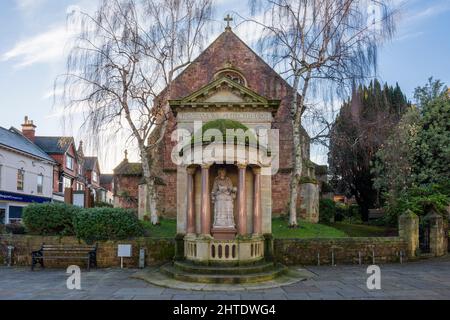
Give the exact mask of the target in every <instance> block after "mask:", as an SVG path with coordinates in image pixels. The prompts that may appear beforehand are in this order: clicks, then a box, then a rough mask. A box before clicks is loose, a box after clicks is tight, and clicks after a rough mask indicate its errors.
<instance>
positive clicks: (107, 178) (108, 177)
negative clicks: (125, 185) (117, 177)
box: [100, 174, 114, 185]
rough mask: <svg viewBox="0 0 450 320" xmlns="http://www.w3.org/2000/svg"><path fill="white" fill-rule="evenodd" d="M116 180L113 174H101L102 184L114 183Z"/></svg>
mask: <svg viewBox="0 0 450 320" xmlns="http://www.w3.org/2000/svg"><path fill="white" fill-rule="evenodd" d="M113 180H114V175H113V174H102V175H100V185H107V184H110V183H112V182H113Z"/></svg>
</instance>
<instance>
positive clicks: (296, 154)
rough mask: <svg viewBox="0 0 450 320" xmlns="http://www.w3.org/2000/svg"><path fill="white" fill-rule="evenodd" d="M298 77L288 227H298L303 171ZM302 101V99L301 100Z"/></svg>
mask: <svg viewBox="0 0 450 320" xmlns="http://www.w3.org/2000/svg"><path fill="white" fill-rule="evenodd" d="M299 81H300V79H299V77H296V79H295V80H294V92H293V94H294V97H293V99H292V106H291V112H292V126H293V159H292V161H293V172H292V177H291V184H290V189H291V190H290V199H289V227H291V228H296V227H298V222H297V202H298V192H299V186H300V180H301V177H302V170H303V162H302V159H303V156H302V139H301V122H302V121H301V119H302V112H301V111H302V110H301V108H299V106H298V93H297V88H298V85H299ZM302 100H303V99H302ZM301 104H302V103H301Z"/></svg>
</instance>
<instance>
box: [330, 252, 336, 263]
mask: <svg viewBox="0 0 450 320" xmlns="http://www.w3.org/2000/svg"><path fill="white" fill-rule="evenodd" d="M331 265H332V266H333V267H335V266H336V265H335V263H334V249H332V250H331Z"/></svg>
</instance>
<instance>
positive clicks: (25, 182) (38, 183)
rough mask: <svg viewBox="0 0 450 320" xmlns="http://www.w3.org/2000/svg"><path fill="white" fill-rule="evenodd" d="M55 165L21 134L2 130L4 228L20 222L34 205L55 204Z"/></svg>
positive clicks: (0, 197)
mask: <svg viewBox="0 0 450 320" xmlns="http://www.w3.org/2000/svg"><path fill="white" fill-rule="evenodd" d="M54 165H56V163H55V161H54V160H53V159H52V158H51V157H50V156H49V155H47V154H46V153H45V152H44V151H42V150H41V149H40V148H39V147H38V146H36V145H35V144H34V143H32V142H31V141H30V140H28V139H27V138H26V137H24V136H23V135H22V133H21V132H20V131H19V130H17V129H14V128H11V129H9V130H7V129H5V128H2V127H0V224H9V223H14V222H18V221H20V220H21V218H22V211H23V208H24V207H26V206H27V205H29V204H31V203H45V202H51V201H52V194H53V166H54Z"/></svg>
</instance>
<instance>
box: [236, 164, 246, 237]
mask: <svg viewBox="0 0 450 320" xmlns="http://www.w3.org/2000/svg"><path fill="white" fill-rule="evenodd" d="M238 169H239V174H238V176H239V187H238V197H237V209H238V235H240V236H245V235H247V204H246V203H245V199H246V192H247V188H246V185H245V175H246V173H247V164H238Z"/></svg>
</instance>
